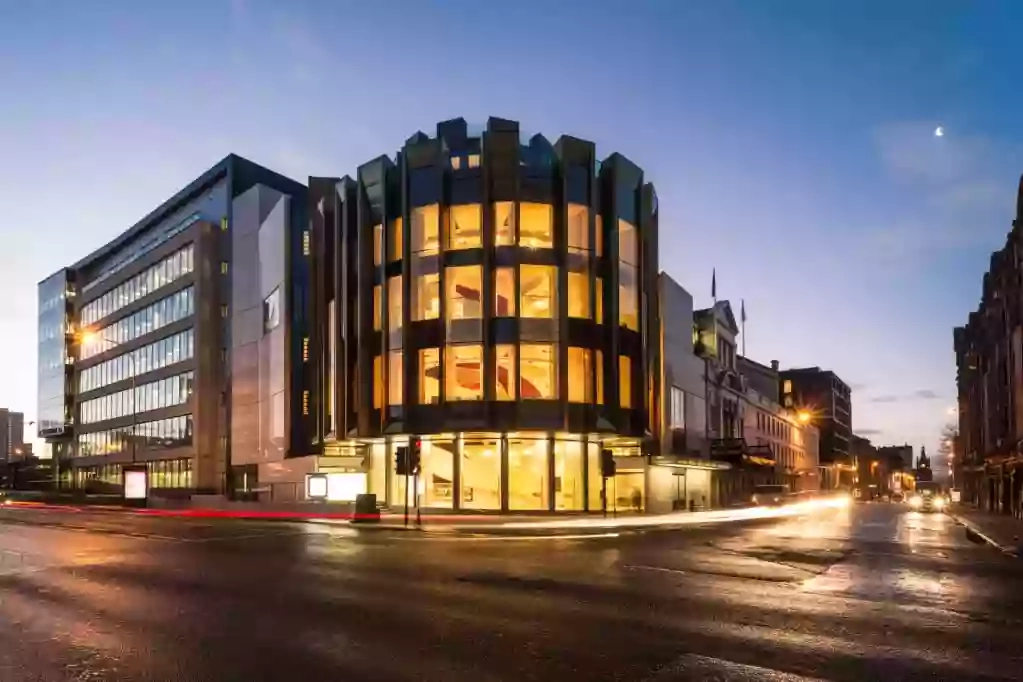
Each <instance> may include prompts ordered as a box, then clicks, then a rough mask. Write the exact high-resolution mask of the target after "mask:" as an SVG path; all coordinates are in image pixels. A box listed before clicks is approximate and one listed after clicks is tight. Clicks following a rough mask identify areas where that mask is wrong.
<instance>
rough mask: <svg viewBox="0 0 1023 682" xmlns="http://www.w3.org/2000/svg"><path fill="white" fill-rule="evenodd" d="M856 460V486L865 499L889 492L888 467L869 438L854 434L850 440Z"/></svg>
mask: <svg viewBox="0 0 1023 682" xmlns="http://www.w3.org/2000/svg"><path fill="white" fill-rule="evenodd" d="M849 444H850V447H851V449H852V456H853V459H854V460H855V461H856V477H857V479H859V480H858V481H856V487H857V488H859V489H860V490H861V493H860V494H861V495H862V497H863V498H864V499H868V500H869V499H873V498H875V497H879V496H881V495H885V494H887V493H888V485H887V477H888V467H887V465H886V464H885V462H884V461H883V460H882V458H881V457H880V455H878V452H877V448H876V447H874V444H873V443H871V442H870V440H869V439H867V438H864V437H862V436H857V435H856V434H853V436H852V438H851V439H850V440H849Z"/></svg>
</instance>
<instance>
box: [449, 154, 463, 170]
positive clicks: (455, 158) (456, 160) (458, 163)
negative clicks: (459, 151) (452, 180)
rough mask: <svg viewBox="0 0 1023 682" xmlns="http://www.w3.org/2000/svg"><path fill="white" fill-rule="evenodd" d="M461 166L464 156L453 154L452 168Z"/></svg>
mask: <svg viewBox="0 0 1023 682" xmlns="http://www.w3.org/2000/svg"><path fill="white" fill-rule="evenodd" d="M461 167H462V157H460V156H452V157H451V169H452V170H458V169H459V168H461Z"/></svg>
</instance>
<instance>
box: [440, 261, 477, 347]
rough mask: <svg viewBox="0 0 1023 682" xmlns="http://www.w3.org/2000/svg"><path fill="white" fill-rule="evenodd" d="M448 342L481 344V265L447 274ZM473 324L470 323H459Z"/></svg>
mask: <svg viewBox="0 0 1023 682" xmlns="http://www.w3.org/2000/svg"><path fill="white" fill-rule="evenodd" d="M445 288H446V289H447V292H446V293H447V295H446V298H445V301H446V303H447V323H448V324H447V326H448V340H449V341H478V340H479V339H480V338H481V335H482V319H483V305H482V304H483V300H482V296H483V275H482V268H481V267H480V266H479V265H462V266H457V267H450V268H448V269H447V271H446V274H445ZM466 320H473V321H474V322H469V323H465V322H463V323H458V321H466Z"/></svg>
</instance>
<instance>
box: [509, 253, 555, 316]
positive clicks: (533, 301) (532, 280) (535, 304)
mask: <svg viewBox="0 0 1023 682" xmlns="http://www.w3.org/2000/svg"><path fill="white" fill-rule="evenodd" d="M519 286H520V287H521V298H522V300H521V306H520V307H521V313H520V314H521V315H522V317H557V297H556V294H557V286H558V280H557V268H555V267H554V266H553V265H521V266H519Z"/></svg>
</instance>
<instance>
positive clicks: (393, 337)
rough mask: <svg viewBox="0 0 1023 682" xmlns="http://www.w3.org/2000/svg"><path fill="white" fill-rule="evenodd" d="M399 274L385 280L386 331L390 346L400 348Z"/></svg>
mask: <svg viewBox="0 0 1023 682" xmlns="http://www.w3.org/2000/svg"><path fill="white" fill-rule="evenodd" d="M401 298H402V297H401V275H395V276H394V277H391V278H389V279H388V280H387V332H388V337H389V339H390V341H389V343H388V345H389V346H390V347H391V348H401V345H402V343H401V323H402V320H401Z"/></svg>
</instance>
